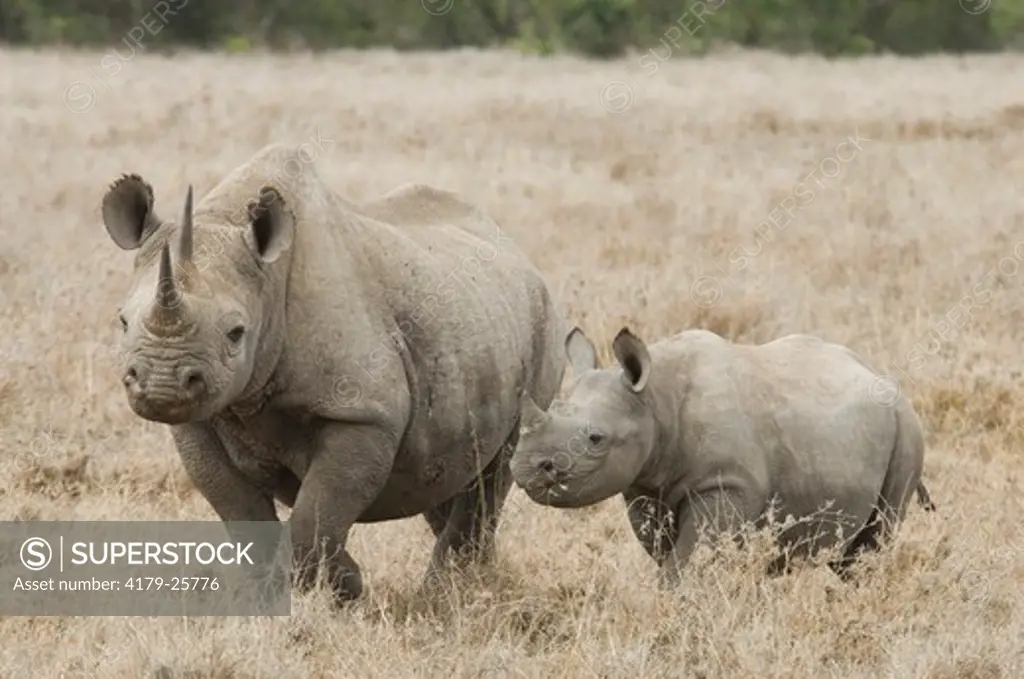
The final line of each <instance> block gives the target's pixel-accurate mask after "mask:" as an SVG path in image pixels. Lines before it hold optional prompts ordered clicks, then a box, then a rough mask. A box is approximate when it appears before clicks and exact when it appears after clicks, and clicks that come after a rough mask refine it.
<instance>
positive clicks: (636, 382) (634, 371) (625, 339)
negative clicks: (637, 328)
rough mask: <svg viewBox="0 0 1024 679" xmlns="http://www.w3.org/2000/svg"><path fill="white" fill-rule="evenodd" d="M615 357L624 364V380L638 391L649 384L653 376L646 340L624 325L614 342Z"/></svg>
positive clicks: (620, 363)
mask: <svg viewBox="0 0 1024 679" xmlns="http://www.w3.org/2000/svg"><path fill="white" fill-rule="evenodd" d="M612 351H613V352H614V353H615V359H616V360H617V361H618V362H619V365H621V366H622V380H623V381H624V382H625V383H626V386H628V387H629V388H630V389H632V390H633V391H634V392H636V393H640V392H641V391H643V389H644V387H646V386H647V378H649V377H650V376H651V355H650V354H649V353H648V352H647V345H646V344H644V341H643V340H642V339H640V338H639V337H637V336H636V335H634V334H633V333H632V332H630V331H629V328H627V327H623V328H622V330H619V334H618V335H616V336H615V340H614V341H613V342H612Z"/></svg>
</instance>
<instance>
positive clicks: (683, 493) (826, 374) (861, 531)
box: [512, 327, 934, 585]
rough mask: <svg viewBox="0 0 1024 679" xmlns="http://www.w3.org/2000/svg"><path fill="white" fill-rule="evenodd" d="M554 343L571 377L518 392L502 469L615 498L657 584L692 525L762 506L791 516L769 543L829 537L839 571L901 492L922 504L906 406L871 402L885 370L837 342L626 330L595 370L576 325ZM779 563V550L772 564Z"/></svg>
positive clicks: (677, 564) (569, 503) (888, 522)
mask: <svg viewBox="0 0 1024 679" xmlns="http://www.w3.org/2000/svg"><path fill="white" fill-rule="evenodd" d="M565 347H566V353H567V354H568V356H569V360H570V363H571V365H572V369H573V373H574V377H575V386H574V387H573V390H572V392H571V395H570V397H569V398H568V400H567V401H564V402H563V401H556V402H555V403H554V404H553V405H552V406H551V409H550V410H549V411H548V412H544V411H543V410H542V407H541V406H538V405H537V404H535V403H531V402H530V399H529V397H528V396H527V397H524V409H523V422H522V429H521V433H520V438H519V443H518V445H517V449H516V452H515V455H514V456H513V458H512V474H513V477H514V479H515V481H516V484H517V485H519V486H521V487H522V488H523V489H524V491H525V492H526V493H527V495H528V496H529V497H530V498H531V499H532V500H533V501H535V502H537V503H540V504H543V505H549V506H553V507H560V508H570V507H582V506H586V505H591V504H595V503H597V502H600V501H603V500H605V499H607V498H610V497H612V496H613V495H616V494H620V493H621V494H622V495H623V497H624V499H625V501H626V504H627V507H628V516H629V520H630V524H631V526H632V528H633V531H634V533H635V534H636V536H637V538H638V539H639V540H640V542H641V543H642V544H643V546H644V548H645V549H646V551H647V552H648V553H649V554H650V555H651V556H652V557H654V559H655V560H656V561H657V563H658V564H659V567H660V568H659V577H660V580H661V582H662V584H664V585H673V584H675V583H676V582H678V577H679V570H680V569H681V568H682V567H683V566H684V565H685V564H686V563H687V561H688V559H689V558H690V555H691V552H692V550H693V549H694V547H695V544H696V542H697V539H698V534H699V529H701V528H702V527H707V528H710V529H711V530H710V533H711V536H712V537H713V538H714V537H718V536H720V535H722V534H726V533H731V534H733V535H735V532H734V531H735V530H736V529H737V528H739V526H740V524H741V523H743V522H748V521H749V522H752V523H754V524H755V525H760V526H763V525H764V524H765V517H766V515H767V513H768V512H767V510H768V509H769V506H770V505H771V504H773V503H777V504H776V510H777V512H778V513H779V514H781V515H782V516H786V515H792V516H793V517H794V518H797V519H798V522H797V523H796V524H795V525H794V526H792V527H791V528H789V529H787V530H785V531H783V533H782V534H781V535H780V538H779V543H780V545H779V546H781V547H783V548H789V550H788V551H789V553H790V555H793V554H800V553H803V554H807V553H811V552H814V551H817V550H819V549H821V548H825V547H830V546H838V547H839V549H840V553H841V554H842V555H843V556H842V558H841V559H839V560H838V561H836V562H833V563H832V564H831V565H832V568H833V570H835V571H836V572H837V573H839V574H840V575H841V576H843V577H844V578H845V577H847V576H848V573H849V571H848V566H849V565H850V564H851V563H852V561H853V560H854V559H855V557H856V554H857V552H858V551H859V550H860V549H877V548H878V547H879V546H880V545H881V544H882V542H883V541H884V540H885V539H886V538H887V537H888V536H890V535H891V534H892V532H893V530H894V527H895V525H896V524H897V523H898V522H899V521H902V519H903V517H904V515H905V512H906V509H907V505H908V503H909V497H910V496H911V495H912V494H913V493H914V492H915V490H916V491H917V493H918V497H919V500H920V502H921V504H922V505H924V506H925V507H926V509H933V508H934V506H933V505H932V503H931V500H930V498H929V497H928V492H927V490H926V489H925V487H924V484H923V482H921V471H922V464H923V458H924V443H923V437H922V431H921V424H920V421H919V420H918V418H917V415H916V414H915V413H914V410H913V408H912V407H911V405H910V403H909V401H908V400H907V399H906V398H904V397H903V396H902V394H895V393H894V394H892V396H897V397H896V398H892V399H889V400H891V401H892V402H891V403H887V404H885V405H879V403H876V402H875V401H880V400H881V399H879V398H878V395H877V392H878V391H879V390H878V389H877V387H878V386H879V383H878V380H879V379H884V378H880V377H879V376H878V375H877V374H876V373H875V372H874V371H872V370H871V369H870V368H869V367H868V366H867V365H866V364H865V363H864V361H862V360H861V359H860V358H859V357H858V356H857V355H856V354H854V353H853V352H852V351H850V350H849V349H847V348H846V347H843V346H840V345H837V344H832V343H829V342H825V341H823V340H821V339H819V338H817V337H812V336H809V335H801V334H795V335H789V336H786V337H783V338H780V339H777V340H775V341H772V342H768V343H767V344H763V345H742V344H734V343H732V342H729V341H728V340H726V339H724V338H722V337H720V336H718V335H716V334H714V333H712V332H708V331H705V330H688V331H685V332H682V333H679V334H678V335H676V336H674V337H670V338H667V339H665V340H662V341H660V342H657V343H655V344H653V345H651V347H650V349H648V347H647V346H646V344H645V343H644V342H643V340H641V339H640V338H639V337H637V336H636V335H634V334H633V333H632V332H630V330H629V329H628V328H626V327H624V328H622V330H620V331H619V333H618V335H616V337H615V339H614V342H613V345H612V348H613V352H614V355H615V358H616V360H617V362H618V365H616V366H613V367H610V368H605V369H600V367H599V365H598V360H597V354H596V351H595V350H594V346H593V344H592V343H591V342H590V340H589V339H588V338H587V337H586V336H585V335H584V333H583V332H582V331H581V330H580V329H579V328H574V329H573V330H572V331H571V332H570V333H569V335H568V336H567V338H566V342H565ZM873 394H874V395H875V398H874V400H872V395H873ZM826 505H830V506H829V507H828V509H827V510H826V512H825V513H822V514H816V513H817V512H818V511H820V510H822V509H824V508H825V507H826ZM838 527H842V528H844V534H845V538H843V539H842V543H841V544H837V543H839V542H840V537H839V536H838V535H837V531H836V528H838ZM658 528H661V529H662V531H663V532H660V533H659V532H658V531H657V530H656V529H658ZM786 565H787V559H786V557H785V556H783V557H782V558H780V559H779V560H777V561H776V562H775V563H774V564H773V568H772V570H773V571H774V572H778V571H779V569H781V568H785V567H786Z"/></svg>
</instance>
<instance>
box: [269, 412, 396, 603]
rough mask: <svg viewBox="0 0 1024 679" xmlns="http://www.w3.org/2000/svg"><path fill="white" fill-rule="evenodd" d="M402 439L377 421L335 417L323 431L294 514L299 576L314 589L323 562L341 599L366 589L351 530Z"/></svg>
mask: <svg viewBox="0 0 1024 679" xmlns="http://www.w3.org/2000/svg"><path fill="white" fill-rule="evenodd" d="M397 449H398V444H397V442H395V441H394V440H392V437H390V436H388V435H387V434H386V433H385V432H383V431H382V430H381V429H379V428H376V427H373V426H371V425H356V424H344V423H333V424H330V425H328V426H327V427H326V428H325V429H324V430H323V431H322V432H321V434H320V445H319V446H317V449H316V451H315V452H314V453H313V456H312V458H311V460H310V463H309V467H308V469H307V471H306V474H305V477H304V478H303V480H302V486H301V487H300V488H299V492H298V495H297V496H296V498H295V507H294V509H293V510H292V515H291V517H290V518H289V524H290V526H291V533H292V555H293V558H294V561H295V567H296V573H295V575H296V577H295V582H296V584H297V585H298V586H299V587H300V588H301V589H309V588H310V587H311V586H312V585H313V584H314V583H315V581H316V577H317V574H318V572H319V568H320V565H321V563H322V564H323V565H324V567H325V571H326V572H325V573H324V576H325V577H324V579H325V580H326V582H327V584H328V585H329V586H330V587H331V589H332V590H333V591H334V595H335V598H336V600H337V601H339V602H343V601H347V600H351V599H356V598H358V597H359V596H361V595H362V591H363V580H362V575H361V573H360V571H359V566H358V564H356V562H355V560H354V559H353V558H352V557H351V556H350V555H349V553H348V551H347V550H346V548H345V545H346V543H347V541H348V534H349V530H351V528H352V525H353V524H355V522H356V520H358V518H359V517H360V515H362V513H363V512H364V511H365V510H366V509H367V508H368V507H369V506H370V505H371V504H372V503H373V501H374V500H375V499H376V498H377V495H378V494H379V493H380V492H381V490H382V489H383V488H384V486H385V484H386V483H387V480H388V477H389V475H390V473H391V467H392V465H393V463H394V460H395V455H396V453H397Z"/></svg>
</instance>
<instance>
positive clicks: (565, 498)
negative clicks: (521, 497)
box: [522, 479, 578, 507]
mask: <svg viewBox="0 0 1024 679" xmlns="http://www.w3.org/2000/svg"><path fill="white" fill-rule="evenodd" d="M522 488H523V492H525V493H526V494H527V495H528V496H529V498H530V499H531V500H533V501H534V502H536V503H538V504H542V505H547V506H549V507H575V506H577V505H578V502H577V498H576V496H575V493H574V492H573V489H572V488H571V487H570V485H569V483H568V482H567V481H566V480H564V479H563V480H557V479H537V480H535V481H534V482H533V483H531V484H528V485H525V486H522Z"/></svg>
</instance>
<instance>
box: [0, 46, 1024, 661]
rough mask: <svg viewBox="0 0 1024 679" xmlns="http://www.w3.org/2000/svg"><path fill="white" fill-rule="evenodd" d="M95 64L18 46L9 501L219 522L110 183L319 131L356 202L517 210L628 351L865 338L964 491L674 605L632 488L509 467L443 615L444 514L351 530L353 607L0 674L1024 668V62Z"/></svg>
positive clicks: (226, 623)
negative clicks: (799, 337) (431, 571)
mask: <svg viewBox="0 0 1024 679" xmlns="http://www.w3.org/2000/svg"><path fill="white" fill-rule="evenodd" d="M122 51H123V50H122ZM103 58H104V55H103V53H100V52H95V53H79V54H73V55H72V54H60V53H55V52H4V53H0V84H2V88H0V89H2V91H3V92H4V105H3V106H2V108H0V134H2V138H3V139H4V147H5V148H4V155H3V159H2V161H0V162H2V167H0V173H2V177H3V185H2V186H3V188H2V190H0V327H2V332H0V336H2V340H0V342H2V345H0V346H2V354H0V450H2V455H0V480H2V484H0V517H2V518H5V519H12V518H15V517H17V518H20V519H25V520H28V519H39V520H44V519H45V520H49V519H61V518H63V519H165V520H167V519H186V518H188V519H207V520H211V519H214V518H215V515H214V514H213V512H212V510H211V509H210V508H209V507H208V506H207V504H206V503H205V502H204V501H203V499H202V498H201V497H200V496H199V495H198V493H197V492H196V491H195V490H194V489H193V488H192V487H191V486H190V484H189V482H188V480H187V478H186V477H185V475H184V473H183V471H182V470H181V465H180V463H179V461H178V458H177V455H176V453H175V452H174V450H173V448H172V445H171V441H170V436H169V434H168V433H167V431H166V428H165V427H163V426H159V425H155V424H151V423H147V422H144V421H142V420H140V419H139V418H137V417H135V416H134V415H133V414H132V413H131V411H130V410H129V408H128V406H127V403H126V401H125V398H124V396H123V394H122V392H121V389H120V386H119V383H118V379H117V375H116V373H115V372H114V369H113V364H112V362H111V361H110V360H108V359H109V356H110V354H109V351H108V350H107V348H108V347H109V346H111V343H112V342H114V341H115V340H116V338H117V336H118V332H119V329H118V327H117V315H116V314H117V309H118V306H119V305H120V304H121V301H122V295H123V294H124V291H125V289H126V287H125V286H126V285H127V283H128V276H129V272H130V268H131V258H132V256H131V254H129V253H125V252H122V251H120V250H119V249H118V248H117V247H116V246H115V245H114V244H113V243H112V242H111V241H110V240H109V238H108V236H107V234H106V232H105V231H104V228H103V224H102V221H101V220H100V217H99V201H100V198H101V196H102V194H103V191H104V190H105V189H106V187H107V185H108V183H109V182H110V181H111V180H113V179H114V178H115V177H116V176H117V175H118V174H120V173H122V172H125V171H137V172H139V173H141V174H142V175H143V176H145V177H146V178H147V179H148V180H150V181H151V182H152V183H153V185H154V187H155V190H156V204H157V209H158V210H160V206H164V210H163V211H164V213H165V214H168V215H174V214H176V213H177V211H178V210H180V206H181V202H182V200H183V198H184V195H185V189H186V186H187V185H188V184H189V183H193V184H194V185H195V187H196V191H197V194H198V195H199V196H201V195H202V194H203V193H205V192H206V191H207V190H209V188H211V187H212V186H213V184H214V183H215V182H216V181H217V180H218V179H219V178H220V177H221V176H222V175H223V174H225V173H226V172H228V171H229V170H231V169H232V168H233V167H234V166H236V165H237V164H239V163H241V162H243V161H245V160H246V159H247V158H248V157H249V156H250V155H251V154H252V153H253V152H254V151H256V150H257V149H258V148H259V147H261V146H263V145H264V144H266V143H268V142H270V141H281V142H285V143H289V144H295V145H296V146H298V145H299V144H302V143H303V142H305V141H307V140H309V139H310V138H311V137H312V138H313V139H316V138H317V137H318V135H319V138H320V139H321V140H322V144H321V146H320V147H319V149H318V150H317V152H316V155H317V157H316V159H315V162H316V164H317V168H318V171H319V172H320V173H321V174H322V176H323V177H325V178H326V179H327V180H329V181H330V182H331V183H332V185H333V186H334V187H336V189H337V190H338V191H340V192H342V193H343V194H345V195H347V196H348V197H350V198H352V199H355V200H360V199H369V198H370V197H373V196H376V195H378V194H380V193H382V192H384V191H386V190H389V189H391V188H393V187H395V186H397V185H398V184H401V183H404V182H415V181H427V182H431V183H434V184H437V185H440V186H443V187H446V188H451V189H455V190H457V191H459V192H462V193H463V194H464V195H465V196H467V197H469V198H471V199H472V200H474V201H477V202H479V203H480V204H481V205H483V206H484V207H485V208H486V209H487V210H490V211H491V212H493V214H494V215H496V217H497V218H498V219H499V220H500V221H501V222H502V223H503V225H504V228H505V229H506V230H507V231H508V232H509V233H510V234H512V235H513V236H514V237H515V238H516V239H517V241H518V242H519V243H520V244H521V245H522V246H523V247H524V248H525V249H526V250H527V252H528V253H529V254H530V255H531V256H532V257H533V258H534V261H535V262H536V264H537V265H538V267H539V268H540V269H541V270H542V271H543V272H544V274H545V275H546V277H547V279H548V281H549V282H550V285H551V288H552V289H553V290H554V292H555V293H556V295H557V296H558V298H559V300H560V302H561V303H562V304H563V305H564V308H565V310H566V313H567V314H568V315H569V317H570V318H571V319H572V320H573V321H575V322H576V323H578V324H580V325H581V326H582V327H583V328H585V329H586V331H587V332H588V333H589V334H590V335H591V336H592V337H594V338H595V340H596V341H598V342H599V344H600V347H601V350H602V356H603V358H604V360H609V358H610V347H609V344H610V341H611V338H612V336H613V335H614V333H615V332H616V331H617V330H618V329H619V328H620V327H621V326H622V325H623V324H629V325H630V327H631V328H633V329H634V330H635V331H637V332H638V333H640V334H641V335H642V336H643V337H645V338H646V339H648V340H649V341H654V340H656V339H658V338H660V337H663V336H665V335H668V334H670V333H674V332H676V331H679V330H681V329H684V328H708V329H710V330H713V331H716V332H719V333H722V334H724V335H726V336H728V337H731V338H734V339H735V340H738V341H742V342H763V341H766V340H769V339H772V338H774V337H778V336H780V335H782V334H786V333H792V332H809V333H815V334H818V335H821V336H823V337H825V338H827V339H829V340H832V341H837V342H842V343H846V344H848V345H849V346H851V347H852V348H854V349H855V350H856V351H858V352H860V353H861V354H862V355H863V356H865V357H866V358H867V359H869V360H870V361H871V362H872V363H873V364H874V365H875V366H876V367H877V368H878V369H879V370H881V371H883V372H885V373H887V374H890V375H892V377H893V378H894V379H896V380H897V381H898V382H899V384H900V385H901V387H902V389H903V390H904V391H905V393H907V394H909V395H910V396H911V397H912V399H913V402H914V403H915V405H916V407H917V408H918V411H919V413H920V414H921V417H922V419H923V421H924V423H925V425H926V427H927V442H928V446H929V449H928V452H927V456H926V463H925V480H926V482H927V484H928V486H929V489H930V491H931V493H932V495H933V498H934V499H935V501H936V503H937V504H938V511H937V512H935V513H932V514H928V513H924V512H922V511H921V509H920V508H919V507H918V506H917V505H914V506H913V507H912V508H911V510H910V513H909V516H908V519H907V521H906V523H905V524H904V525H903V527H902V529H901V531H900V533H899V536H898V540H897V541H896V542H895V543H894V544H893V545H892V547H891V549H888V550H886V551H885V552H883V553H881V554H878V555H875V556H873V557H871V558H869V559H866V560H865V561H864V563H863V565H862V572H861V574H860V582H861V585H860V586H853V585H843V584H842V583H840V582H839V581H838V579H837V578H836V577H835V576H834V575H833V574H832V573H831V571H829V570H828V569H827V568H811V567H808V568H802V569H799V570H798V571H796V572H794V573H793V574H791V575H788V576H784V577H778V578H768V577H765V576H763V575H761V571H760V568H759V564H761V563H762V561H763V558H762V557H763V555H759V554H758V552H757V551H756V550H751V551H748V552H744V553H733V554H723V555H719V556H716V557H715V558H711V556H710V555H709V553H708V552H707V551H706V550H705V551H704V552H702V553H701V554H699V555H698V557H697V558H696V561H695V563H693V565H692V567H691V568H690V570H689V571H687V574H686V577H685V580H684V583H683V585H682V586H681V587H680V588H679V590H678V592H675V593H673V595H672V596H665V595H663V594H661V593H660V592H659V591H658V589H657V587H656V582H655V568H654V565H653V562H652V561H651V560H650V559H649V558H648V557H647V556H646V554H645V553H644V552H643V550H642V548H641V547H640V545H639V544H638V543H637V541H636V540H635V538H634V537H633V535H632V533H631V532H630V531H629V528H628V524H627V522H626V518H625V513H624V509H623V505H622V502H621V500H619V499H613V500H609V501H607V502H605V503H603V504H601V505H598V506H596V507H593V508H590V509H587V510H578V511H571V512H570V511H559V510H555V509H547V508H542V507H540V506H536V505H531V504H530V503H529V501H528V500H527V499H526V497H525V495H523V494H522V492H521V491H519V490H518V489H514V490H513V492H512V495H511V497H510V501H509V506H508V509H507V510H506V512H505V515H504V522H503V524H502V532H501V534H500V538H499V548H500V550H501V554H500V557H499V562H498V564H497V566H496V567H495V568H496V571H495V572H493V573H491V574H488V575H487V577H486V578H482V579H480V580H479V581H478V582H476V583H475V584H474V583H472V582H471V583H469V584H467V585H465V586H464V587H462V588H460V589H459V590H458V591H457V593H456V596H455V598H454V600H453V603H452V605H451V606H450V607H447V608H445V609H443V610H436V611H428V610H427V609H426V608H425V606H424V605H423V602H422V601H420V600H418V598H417V595H416V588H417V586H418V584H419V580H420V577H421V575H422V572H423V570H424V568H425V567H426V563H427V559H428V557H429V553H430V549H431V546H432V539H431V538H430V536H429V531H428V528H427V526H426V523H425V522H424V521H423V520H422V518H419V517H416V518H413V519H410V520H406V521H397V522H392V523H386V524H377V525H370V526H357V527H356V529H355V530H354V532H353V536H352V539H351V541H350V549H351V550H352V551H353V554H354V556H355V557H356V558H357V559H358V560H359V562H360V563H361V565H362V567H363V573H364V578H365V581H366V584H367V592H366V596H365V598H364V599H363V600H362V601H360V602H359V603H357V604H355V605H353V606H351V607H349V609H348V610H343V611H335V610H331V609H330V607H329V606H327V604H326V603H325V599H324V597H323V596H322V595H318V594H313V595H308V596H300V595H296V596H295V597H294V598H293V609H292V610H293V614H292V616H291V617H289V618H191V619H176V618H144V617H138V618H90V617H74V618H70V617H69V618H51V617H41V618H16V617H3V618H0V675H2V676H3V677H18V678H20V677H29V676H32V677H119V678H120V677H124V678H129V677H131V678H138V677H150V676H153V677H164V678H170V677H193V678H198V677H218V678H221V679H227V678H237V677H274V678H275V679H285V678H288V679H291V678H293V677H320V676H324V677H342V678H348V677H405V676H410V677H411V676H424V677H425V676H443V677H477V676H487V677H637V676H639V677H708V678H710V677H743V676H757V677H764V678H765V679H767V678H769V677H801V678H803V677H807V678H819V677H823V676H829V677H883V676H884V677H907V678H915V679H916V678H919V677H920V678H929V679H953V678H956V677H965V678H974V679H1000V678H1004V679H1013V678H1015V677H1021V676H1024V526H1022V525H1021V523H1020V516H1021V510H1022V483H1024V482H1022V473H1024V457H1022V455H1024V453H1022V443H1024V391H1022V390H1021V389H1020V387H1019V379H1020V376H1021V370H1022V367H1024V366H1022V363H1021V359H1020V355H1021V354H1020V345H1021V342H1022V341H1024V293H1022V286H1024V261H1022V260H1024V193H1022V190H1024V183H1022V178H1024V99H1022V98H1021V96H1022V94H1021V90H1020V74H1021V72H1022V71H1024V60H1022V59H1021V58H1019V57H1011V56H986V57H980V56H978V57H970V58H955V57H936V58H925V59H915V60H899V59H895V58H878V59H866V60H862V61H837V62H827V61H825V60H822V59H818V58H811V57H807V58H784V57H781V56H773V55H770V54H750V53H732V52H728V53H726V52H723V53H721V54H717V55H714V56H712V57H709V58H707V59H703V60H688V59H686V58H683V57H681V56H680V57H678V58H672V59H670V60H668V61H667V62H665V63H662V64H661V65H660V66H659V68H658V70H657V72H655V73H645V72H644V71H643V69H641V68H639V67H638V66H637V59H636V57H633V58H630V59H624V60H621V61H617V62H610V63H588V62H585V61H582V60H577V59H571V58H555V59H546V60H544V59H538V58H529V57H521V56H518V55H516V54H510V53H479V52H452V53H446V54H427V55H415V54H406V55H397V54H394V53H391V52H386V51H381V52H371V53H338V54H333V55H330V56H322V57H314V56H295V57H290V58H283V57H274V58H271V57H269V56H249V57H242V56H238V57H228V56H210V55H202V56H200V55H187V54H184V55H177V56H174V57H173V58H165V57H160V56H157V55H154V54H140V55H138V56H136V57H135V58H133V59H130V60H127V61H125V62H118V63H117V65H118V66H119V67H120V69H119V71H118V72H116V73H113V72H112V71H113V70H114V69H113V68H111V62H110V61H109V60H108V61H107V62H103V61H102V60H103ZM614 81H623V82H624V83H626V85H628V87H629V88H630V90H629V91H627V90H625V89H624V85H623V84H619V83H615V82H614ZM608 83H613V84H612V85H610V86H609V85H608ZM69 85H73V86H72V87H71V88H70V89H68V88H69ZM609 109H611V110H610V111H609ZM285 515H286V514H285ZM5 558H7V557H5Z"/></svg>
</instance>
